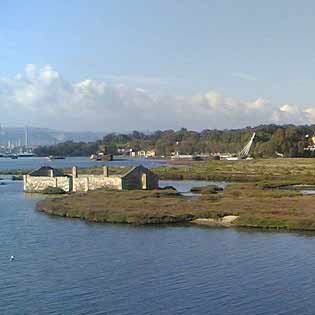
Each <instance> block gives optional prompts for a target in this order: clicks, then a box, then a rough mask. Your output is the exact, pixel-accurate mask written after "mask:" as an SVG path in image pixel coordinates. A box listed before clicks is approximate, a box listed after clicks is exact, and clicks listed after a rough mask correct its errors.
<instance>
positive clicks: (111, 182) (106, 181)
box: [73, 175, 122, 191]
mask: <svg viewBox="0 0 315 315" xmlns="http://www.w3.org/2000/svg"><path fill="white" fill-rule="evenodd" d="M121 182H122V181H121V178H120V177H118V176H109V177H105V176H103V175H81V176H79V177H76V178H73V191H89V190H95V189H99V188H111V189H118V190H120V189H122V184H121Z"/></svg>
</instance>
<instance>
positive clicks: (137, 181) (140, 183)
mask: <svg viewBox="0 0 315 315" xmlns="http://www.w3.org/2000/svg"><path fill="white" fill-rule="evenodd" d="M158 188H159V178H158V176H157V175H156V174H154V173H153V172H151V171H150V170H148V169H147V168H144V167H141V166H139V167H136V168H134V169H133V170H132V171H130V172H129V173H128V174H126V175H125V176H124V177H123V178H122V189H148V190H149V189H158Z"/></svg>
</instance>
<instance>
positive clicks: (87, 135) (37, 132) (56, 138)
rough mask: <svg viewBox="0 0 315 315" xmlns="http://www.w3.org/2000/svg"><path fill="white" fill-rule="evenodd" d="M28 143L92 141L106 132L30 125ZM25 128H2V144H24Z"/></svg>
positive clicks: (36, 144) (0, 131)
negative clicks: (66, 129)
mask: <svg viewBox="0 0 315 315" xmlns="http://www.w3.org/2000/svg"><path fill="white" fill-rule="evenodd" d="M27 133H28V144H29V145H31V146H38V145H54V144H57V143H60V142H65V141H70V140H72V141H75V142H79V141H83V142H91V141H96V140H99V139H102V138H103V137H104V135H105V132H90V131H87V132H85V131H80V132H69V131H59V130H54V129H48V128H35V127H28V128H27ZM25 138H26V137H25V128H23V127H17V128H10V127H5V128H3V127H2V128H0V145H7V143H8V141H10V142H11V143H13V144H15V145H19V144H21V145H24V144H25V142H26V139H25Z"/></svg>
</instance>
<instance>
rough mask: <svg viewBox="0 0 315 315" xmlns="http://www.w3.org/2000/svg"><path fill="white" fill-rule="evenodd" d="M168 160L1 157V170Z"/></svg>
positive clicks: (152, 163) (151, 164)
mask: <svg viewBox="0 0 315 315" xmlns="http://www.w3.org/2000/svg"><path fill="white" fill-rule="evenodd" d="M166 163H167V162H166V161H163V160H149V159H131V158H130V159H116V160H114V161H106V162H101V161H93V160H90V159H89V158H87V157H69V158H66V159H64V160H53V161H50V160H49V159H47V158H45V157H42V158H41V157H35V158H19V159H17V160H12V159H7V158H0V170H12V169H28V170H30V169H36V168H39V167H41V166H45V165H49V166H52V167H55V168H67V167H72V166H74V165H75V166H78V167H82V168H83V167H94V166H102V165H108V166H127V165H128V166H129V165H132V166H137V165H140V164H142V165H143V166H145V167H150V168H151V167H157V166H160V165H165V164H166Z"/></svg>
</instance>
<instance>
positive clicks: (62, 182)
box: [24, 175, 72, 192]
mask: <svg viewBox="0 0 315 315" xmlns="http://www.w3.org/2000/svg"><path fill="white" fill-rule="evenodd" d="M71 181H72V178H71V177H67V176H60V177H59V176H58V177H45V176H41V177H37V176H29V175H24V191H25V192H41V191H43V190H44V189H45V188H47V187H59V188H61V189H63V190H64V191H66V192H69V191H71V188H72V187H71V186H72V185H71Z"/></svg>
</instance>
